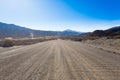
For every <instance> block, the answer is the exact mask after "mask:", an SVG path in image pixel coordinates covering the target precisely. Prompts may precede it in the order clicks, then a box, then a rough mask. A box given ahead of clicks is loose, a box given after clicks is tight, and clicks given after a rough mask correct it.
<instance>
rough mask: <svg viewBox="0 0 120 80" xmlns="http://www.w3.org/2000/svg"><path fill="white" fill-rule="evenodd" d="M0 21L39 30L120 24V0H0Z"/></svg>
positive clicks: (87, 29)
mask: <svg viewBox="0 0 120 80" xmlns="http://www.w3.org/2000/svg"><path fill="white" fill-rule="evenodd" d="M0 22H5V23H10V24H11V23H13V24H17V25H21V26H25V27H28V28H32V29H39V30H65V29H73V30H77V31H84V32H87V31H93V30H95V29H107V28H110V27H112V26H117V25H120V0H0Z"/></svg>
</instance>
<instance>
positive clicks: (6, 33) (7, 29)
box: [0, 22, 80, 38]
mask: <svg viewBox="0 0 120 80" xmlns="http://www.w3.org/2000/svg"><path fill="white" fill-rule="evenodd" d="M31 33H32V34H34V36H35V37H40V36H70V35H78V34H80V33H79V32H75V31H72V30H71V31H68V30H65V31H42V30H33V29H29V28H25V27H21V26H18V25H14V24H6V23H2V22H0V38H5V37H14V38H24V37H30V34H31Z"/></svg>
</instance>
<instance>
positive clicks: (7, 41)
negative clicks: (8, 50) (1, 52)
mask: <svg viewBox="0 0 120 80" xmlns="http://www.w3.org/2000/svg"><path fill="white" fill-rule="evenodd" d="M12 46H14V42H13V41H12V40H4V41H3V43H2V47H12Z"/></svg>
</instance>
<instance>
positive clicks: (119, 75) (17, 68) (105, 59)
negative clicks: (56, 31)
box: [0, 40, 120, 80]
mask: <svg viewBox="0 0 120 80" xmlns="http://www.w3.org/2000/svg"><path fill="white" fill-rule="evenodd" d="M0 80H120V55H118V54H114V53H112V52H108V51H105V50H102V49H99V48H96V47H92V46H89V45H87V44H84V43H81V42H74V41H69V40H51V41H46V42H41V43H37V44H33V45H28V46H21V47H14V48H10V49H9V48H5V49H4V50H3V49H2V48H0Z"/></svg>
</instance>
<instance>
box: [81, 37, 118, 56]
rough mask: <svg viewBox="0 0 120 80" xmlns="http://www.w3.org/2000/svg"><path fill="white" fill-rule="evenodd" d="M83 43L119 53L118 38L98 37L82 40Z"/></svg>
mask: <svg viewBox="0 0 120 80" xmlns="http://www.w3.org/2000/svg"><path fill="white" fill-rule="evenodd" d="M83 43H87V44H90V45H92V46H94V47H98V48H101V49H104V50H108V51H111V52H117V53H119V54H120V39H107V38H99V39H95V40H86V41H83Z"/></svg>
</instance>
